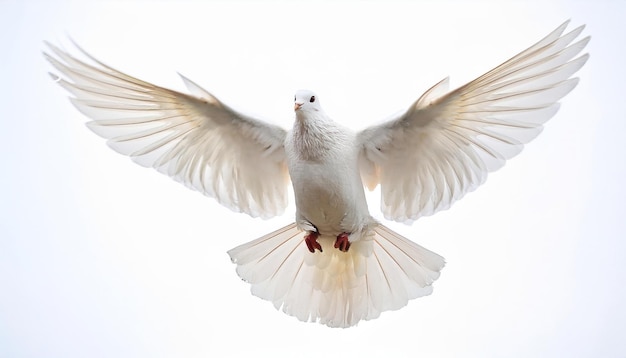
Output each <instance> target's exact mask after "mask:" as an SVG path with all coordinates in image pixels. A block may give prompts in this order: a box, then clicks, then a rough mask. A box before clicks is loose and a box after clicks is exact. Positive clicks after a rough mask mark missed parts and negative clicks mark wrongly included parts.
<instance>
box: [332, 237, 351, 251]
mask: <svg viewBox="0 0 626 358" xmlns="http://www.w3.org/2000/svg"><path fill="white" fill-rule="evenodd" d="M335 249H339V250H341V251H343V252H348V249H350V240H348V233H345V232H344V233H343V234H340V235H339V236H337V241H335Z"/></svg>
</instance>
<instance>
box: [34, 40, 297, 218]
mask: <svg viewBox="0 0 626 358" xmlns="http://www.w3.org/2000/svg"><path fill="white" fill-rule="evenodd" d="M48 46H49V48H50V51H51V54H52V55H49V54H44V55H45V57H46V59H47V60H48V61H49V62H50V63H51V64H52V66H54V67H55V68H56V69H57V70H58V71H59V72H60V73H61V74H62V75H63V78H61V77H59V76H57V75H55V74H51V76H52V78H53V79H54V80H55V81H56V82H57V83H58V84H59V85H60V86H61V87H63V88H64V89H66V90H67V91H68V92H69V93H70V94H71V95H72V97H70V100H71V102H72V103H73V104H74V106H76V108H77V109H78V110H79V111H80V112H82V113H83V114H84V115H86V116H87V117H89V118H91V119H92V121H90V122H88V123H87V126H88V127H89V129H91V130H92V131H93V132H94V133H96V134H98V135H99V136H101V137H104V138H106V139H108V141H107V144H108V145H109V146H110V147H111V148H112V149H113V150H115V151H117V152H118V153H121V154H124V155H127V156H130V157H131V158H132V159H133V161H135V162H136V163H138V164H140V165H142V166H145V167H153V168H155V169H156V170H158V171H159V172H161V173H164V174H166V175H169V176H171V177H172V178H174V179H175V180H177V181H179V182H182V183H183V184H185V185H187V186H188V187H191V188H193V189H195V190H198V191H200V192H202V193H204V194H205V195H207V196H210V197H214V198H215V199H217V201H218V202H220V203H221V204H223V205H225V206H226V207H228V208H230V209H232V210H234V211H238V212H245V213H247V214H249V215H251V216H261V217H271V216H274V215H277V214H280V213H282V212H283V211H284V209H285V207H286V206H287V188H288V184H289V178H288V174H287V169H286V163H285V152H284V140H285V136H286V131H285V130H283V129H282V128H279V127H277V126H274V125H270V124H267V123H264V122H262V121H260V120H256V119H253V118H250V117H247V116H244V115H242V114H240V113H237V112H236V111H234V110H232V109H231V108H229V107H228V106H226V105H224V104H223V103H221V102H220V101H219V100H218V99H217V98H215V97H214V96H213V95H211V94H210V93H208V92H207V91H205V90H204V89H202V88H201V87H200V86H198V85H197V84H195V83H194V82H192V81H191V80H189V79H188V78H186V77H184V76H182V75H181V78H182V79H183V81H184V83H185V85H186V86H187V88H188V89H189V90H190V92H192V93H193V96H192V95H187V94H184V93H179V92H176V91H172V90H168V89H166V88H163V87H159V86H155V85H153V84H150V83H148V82H145V81H142V80H139V79H136V78H134V77H131V76H128V75H126V74H124V73H122V72H119V71H117V70H115V69H113V68H111V67H109V66H107V65H105V64H103V63H102V62H100V61H98V60H97V59H95V58H93V57H92V56H90V55H89V54H87V53H86V52H84V51H82V50H81V51H82V52H83V54H84V55H85V56H86V57H87V58H88V60H89V61H90V62H91V63H87V62H85V61H82V60H79V59H77V58H76V57H74V56H72V55H70V54H69V53H67V52H65V51H63V50H61V49H59V48H58V47H56V46H54V45H51V44H48ZM79 49H80V48H79Z"/></svg>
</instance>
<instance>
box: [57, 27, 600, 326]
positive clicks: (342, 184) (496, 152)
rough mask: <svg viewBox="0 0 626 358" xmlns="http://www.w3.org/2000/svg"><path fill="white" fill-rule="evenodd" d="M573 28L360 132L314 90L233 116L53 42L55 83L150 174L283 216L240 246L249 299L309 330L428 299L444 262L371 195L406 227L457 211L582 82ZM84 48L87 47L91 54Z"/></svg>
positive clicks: (237, 257)
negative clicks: (281, 111)
mask: <svg viewBox="0 0 626 358" xmlns="http://www.w3.org/2000/svg"><path fill="white" fill-rule="evenodd" d="M567 24H568V22H565V23H564V24H563V25H561V26H559V27H558V28H557V29H556V30H554V31H553V32H551V33H550V34H549V35H548V36H546V37H545V38H544V39H542V40H541V41H539V42H537V43H536V44H535V45H533V46H531V47H530V48H528V49H526V50H525V51H523V52H521V53H519V54H518V55H516V56H514V57H513V58H511V59H510V60H508V61H506V62H504V63H503V64H501V65H500V66H498V67H496V68H495V69H493V70H491V71H489V72H487V73H486V74H484V75H482V76H480V77H478V78H477V79H476V80H474V81H471V82H469V83H468V84H466V85H464V86H462V87H460V88H458V89H456V90H453V91H450V92H448V90H447V87H448V79H444V80H443V81H441V82H439V83H437V84H436V85H435V86H433V87H432V88H431V89H429V90H428V91H427V92H426V93H424V94H423V95H422V96H421V97H420V98H419V99H418V100H417V101H416V102H415V103H413V104H412V105H411V106H409V107H408V109H407V110H405V111H404V112H402V113H401V114H400V115H399V116H397V117H395V118H394V119H392V120H390V121H387V122H385V123H382V124H380V125H376V126H373V127H370V128H367V129H365V130H363V131H361V132H358V133H356V132H353V131H351V130H349V129H347V128H345V127H343V126H341V125H340V124H338V123H337V122H335V121H333V120H332V119H331V118H330V117H329V116H328V115H327V114H326V113H325V112H324V111H323V110H322V107H321V106H320V101H319V98H318V96H317V95H315V94H314V93H312V92H310V91H298V92H297V93H296V96H295V117H296V118H295V121H294V124H293V128H292V129H291V130H290V131H286V130H283V129H282V128H280V127H278V126H275V125H271V124H268V123H264V122H263V121H260V120H258V119H254V118H250V117H249V116H245V115H243V114H241V113H238V112H237V111H235V110H233V109H231V108H230V107H228V106H227V105H225V104H223V103H222V102H220V101H219V100H218V99H217V98H216V97H214V96H213V95H211V94H210V93H208V92H206V91H205V90H203V89H202V88H200V87H199V86H197V85H196V84H195V83H193V82H191V81H190V80H188V79H187V78H185V77H182V76H181V77H182V79H183V80H184V82H185V84H186V85H187V87H188V89H189V90H190V91H191V92H192V93H193V95H188V94H184V93H179V92H176V91H172V90H168V89H165V88H162V87H159V86H155V85H153V84H150V83H148V82H144V81H141V80H138V79H136V78H133V77H130V76H128V75H125V74H123V73H121V72H119V71H117V70H115V69H113V68H111V67H108V66H106V65H104V64H103V63H101V62H99V61H97V60H96V59H94V58H93V57H91V56H89V55H88V54H86V53H85V55H86V56H87V57H89V58H90V59H91V60H92V61H93V64H88V63H86V62H83V61H81V60H78V59H77V58H75V57H73V56H71V55H69V54H68V53H66V52H64V51H62V50H60V49H59V48H57V47H55V46H53V45H50V44H48V46H49V47H50V49H51V51H52V53H53V54H54V55H56V57H53V56H50V55H48V54H45V56H46V58H47V59H48V61H50V63H51V64H52V65H53V66H54V67H55V68H56V69H57V70H58V71H60V72H61V73H62V74H63V75H64V77H65V79H62V78H60V77H58V76H56V75H54V74H52V77H53V78H54V79H55V80H56V81H57V82H58V83H59V84H60V85H61V86H62V87H63V88H65V89H66V90H68V91H69V92H70V93H71V94H72V95H73V97H71V101H72V103H73V104H74V105H75V106H76V107H77V108H78V109H79V110H80V111H81V112H83V113H84V114H85V115H87V116H88V117H90V118H91V119H92V120H93V121H91V122H88V123H87V125H88V127H89V128H90V129H91V130H92V131H94V132H95V133H96V134H98V135H100V136H102V137H104V138H106V139H108V142H107V143H108V144H109V146H111V148H113V149H114V150H116V151H117V152H119V153H122V154H125V155H128V156H130V157H131V158H132V159H133V160H134V161H135V162H137V163H139V164H141V165H143V166H146V167H153V168H155V169H157V170H158V171H160V172H162V173H165V174H168V175H169V176H171V177H173V178H174V179H176V180H177V181H180V182H182V183H184V184H185V185H187V186H189V187H191V188H194V189H196V190H198V191H200V192H202V193H204V194H205V195H207V196H210V197H213V198H215V199H216V200H217V201H218V202H220V203H221V204H223V205H224V206H226V207H228V208H230V209H232V210H234V211H237V212H244V213H246V214H249V215H251V216H253V217H257V216H260V217H263V218H270V217H273V216H275V215H278V214H281V213H282V212H283V211H284V209H285V207H286V206H287V191H288V187H289V181H290V179H291V183H292V184H293V190H294V194H295V201H296V208H297V210H296V221H295V223H293V224H291V225H288V226H286V227H283V228H282V229H280V230H277V231H275V232H272V233H270V234H268V235H266V236H263V237H261V238H259V239H257V240H254V241H252V242H249V243H247V244H244V245H241V246H239V247H236V248H234V249H232V250H230V251H229V252H228V253H229V255H230V257H231V259H232V261H233V262H234V263H235V264H236V265H237V273H238V274H239V276H240V277H241V278H242V279H243V280H245V281H246V282H248V283H250V284H251V290H252V293H253V294H254V295H256V296H259V297H261V298H263V299H266V300H269V301H271V302H273V303H274V305H275V307H276V308H277V309H280V308H281V307H282V310H283V311H284V312H285V313H287V314H289V315H292V316H295V317H297V318H298V319H300V320H302V321H317V322H320V323H322V324H326V325H328V326H331V327H349V326H353V325H355V324H357V323H358V322H359V321H360V320H369V319H373V318H377V317H378V316H379V315H380V313H381V312H383V311H386V310H396V309H399V308H401V307H403V306H405V305H406V304H407V302H408V300H410V299H413V298H416V297H420V296H423V295H428V294H430V293H431V292H432V286H431V285H432V283H433V281H435V280H436V279H437V278H438V277H439V272H440V270H441V269H442V268H443V266H444V260H443V258H442V257H441V256H439V255H437V254H435V253H433V252H431V251H428V250H427V249H425V248H423V247H421V246H419V245H417V244H415V243H413V242H411V241H409V240H408V239H406V238H404V237H402V236H400V235H398V234H397V233H395V232H393V231H391V230H390V229H388V228H387V227H385V226H383V225H382V224H380V223H379V222H378V221H376V220H375V219H374V218H372V216H371V215H370V214H369V211H368V206H367V202H366V198H365V192H364V185H363V183H365V185H366V186H367V187H368V188H369V189H370V190H372V189H374V188H375V187H376V186H377V185H380V186H381V195H382V200H381V203H382V204H381V210H382V212H383V214H384V216H385V218H387V219H390V220H395V221H401V222H407V221H412V220H416V219H417V218H419V217H421V216H424V215H431V214H433V213H435V212H437V211H439V210H443V209H447V208H449V207H450V205H451V204H452V203H453V202H455V201H456V200H458V199H460V198H461V197H463V196H464V195H465V194H466V193H468V192H469V191H472V190H474V189H475V188H476V187H478V186H479V185H480V184H482V183H483V182H484V181H485V179H486V177H487V173H488V172H491V171H494V170H496V169H498V168H500V167H502V166H503V165H504V163H505V161H506V160H507V159H510V158H512V157H513V156H515V155H517V154H518V153H519V152H520V151H521V149H522V147H523V144H524V143H528V142H529V141H530V140H532V139H533V138H535V137H536V136H537V135H538V134H539V132H540V131H541V129H542V125H543V123H545V122H546V121H547V120H548V119H549V118H551V117H552V116H553V115H554V114H555V113H556V112H557V110H558V108H559V104H558V103H557V101H558V100H559V99H561V98H562V97H563V96H565V95H566V94H567V93H568V92H569V91H571V90H572V89H573V88H574V87H575V86H576V84H577V82H578V81H577V79H576V78H570V77H571V76H572V75H573V74H574V73H575V72H576V71H578V70H579V69H580V68H581V67H582V66H583V64H584V63H585V62H586V61H587V59H588V57H589V56H588V55H587V54H585V55H582V56H579V57H577V58H575V57H576V56H577V55H578V54H579V53H580V52H581V51H582V49H583V48H584V47H585V46H586V44H587V43H588V42H589V37H586V38H584V39H582V40H580V41H578V42H576V43H573V44H572V42H574V40H575V39H576V38H577V37H578V36H579V35H580V33H581V32H582V30H583V26H581V27H578V28H576V29H575V30H573V31H571V32H569V33H567V34H565V35H563V32H564V30H565V28H566V27H567ZM83 52H84V51H83Z"/></svg>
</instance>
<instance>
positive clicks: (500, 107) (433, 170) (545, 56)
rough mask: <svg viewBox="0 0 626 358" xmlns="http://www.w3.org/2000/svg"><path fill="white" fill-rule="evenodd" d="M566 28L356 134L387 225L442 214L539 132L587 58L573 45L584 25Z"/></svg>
mask: <svg viewBox="0 0 626 358" xmlns="http://www.w3.org/2000/svg"><path fill="white" fill-rule="evenodd" d="M567 24H568V22H566V23H564V24H563V25H561V26H559V27H558V28H557V29H556V30H554V31H553V32H551V33H550V34H549V35H548V36H546V37H545V38H544V39H542V40H541V41H539V42H538V43H536V44H535V45H533V46H531V47H530V48H528V49H526V50H525V51H522V52H521V53H519V54H518V55H516V56H514V57H513V58H511V59H510V60H508V61H506V62H505V63H503V64H501V65H500V66H498V67H496V68H494V69H493V70H491V71H489V72H487V73H486V74H484V75H482V76H480V77H478V78H477V79H475V80H474V81H472V82H470V83H468V84H466V85H464V86H462V87H460V88H458V89H456V90H454V91H451V92H447V90H448V89H447V86H448V80H447V79H445V80H443V81H441V82H439V83H438V84H436V85H435V86H433V87H432V88H431V89H430V90H428V91H427V92H426V93H424V95H422V96H421V97H420V98H419V99H418V100H417V101H416V102H415V103H414V104H413V105H412V106H411V107H410V108H409V109H408V110H407V111H406V112H404V113H403V114H401V115H400V116H399V117H397V118H395V119H393V120H391V121H389V122H386V123H383V124H381V125H378V126H374V127H370V128H367V129H365V130H363V131H362V132H360V133H359V134H358V140H359V145H360V146H361V152H360V168H361V175H362V177H363V180H364V182H365V184H366V185H367V186H368V187H369V188H370V189H373V188H374V187H376V185H378V184H380V186H381V196H382V198H381V199H382V200H381V206H382V211H383V214H384V215H385V217H386V218H388V219H391V220H396V221H412V220H416V219H417V218H419V217H420V216H425V215H431V214H433V213H435V212H437V211H439V210H443V209H447V208H448V207H449V206H450V205H451V204H452V203H453V202H455V201H456V200H458V199H460V198H461V197H463V196H464V195H465V194H466V193H467V192H469V191H471V190H474V189H475V188H476V187H477V186H479V185H480V184H482V183H483V182H484V181H485V179H486V177H487V174H488V173H489V172H492V171H494V170H496V169H498V168H500V167H502V166H503V165H504V163H505V161H506V160H508V159H510V158H512V157H514V156H515V155H517V154H518V153H519V152H520V151H521V150H522V147H523V145H524V144H525V143H528V142H529V141H530V140H532V139H533V138H535V137H536V136H537V135H538V134H539V133H540V132H541V129H542V125H543V123H544V122H546V121H547V120H548V119H550V118H551V117H552V116H553V115H554V114H555V113H556V111H557V110H558V106H559V104H558V100H559V99H561V98H562V97H563V96H565V95H566V94H567V93H568V92H569V91H571V90H572V89H573V88H574V87H575V86H576V84H577V83H578V79H577V78H571V79H570V76H572V74H574V73H575V72H576V71H578V70H579V69H580V68H581V67H582V66H583V64H584V63H585V62H586V61H587V59H588V57H589V56H588V55H587V54H585V55H583V56H580V57H578V58H576V59H573V58H574V57H576V56H577V55H578V54H579V53H580V51H582V49H583V48H584V47H585V46H586V45H587V43H588V42H589V37H586V38H584V39H582V40H580V41H578V42H575V43H573V44H572V42H574V40H575V39H576V38H577V37H578V35H580V33H581V32H582V30H583V26H581V27H578V28H576V29H575V30H573V31H571V32H569V33H567V34H565V35H563V32H564V30H565V28H566V27H567ZM572 59H573V60H572ZM446 92H447V93H446Z"/></svg>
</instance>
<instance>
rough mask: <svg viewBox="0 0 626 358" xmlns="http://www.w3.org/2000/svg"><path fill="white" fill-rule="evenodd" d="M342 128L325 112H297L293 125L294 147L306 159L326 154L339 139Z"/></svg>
mask: <svg viewBox="0 0 626 358" xmlns="http://www.w3.org/2000/svg"><path fill="white" fill-rule="evenodd" d="M339 132H340V128H339V127H338V126H337V125H336V123H334V122H333V121H332V120H331V119H330V118H328V117H327V116H325V115H324V114H323V113H319V112H314V113H302V114H300V113H297V114H296V121H295V122H294V125H293V141H294V149H295V150H296V152H297V153H298V156H299V157H301V158H302V159H306V160H316V159H321V158H323V157H324V156H326V155H327V154H328V152H329V150H330V149H331V147H332V143H333V142H334V141H335V140H336V139H337V138H336V137H337V135H338V134H339Z"/></svg>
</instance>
